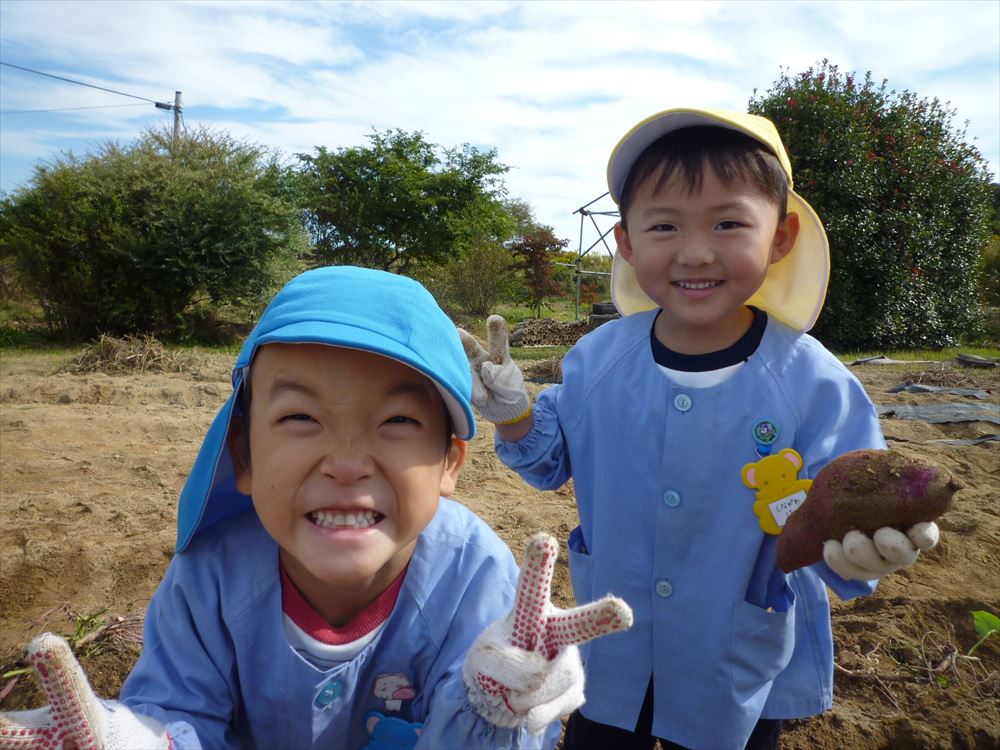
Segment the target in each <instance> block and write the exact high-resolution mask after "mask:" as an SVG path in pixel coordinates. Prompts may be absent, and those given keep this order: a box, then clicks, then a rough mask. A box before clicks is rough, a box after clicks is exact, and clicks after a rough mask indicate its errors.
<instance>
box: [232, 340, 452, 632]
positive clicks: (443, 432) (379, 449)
mask: <svg viewBox="0 0 1000 750" xmlns="http://www.w3.org/2000/svg"><path fill="white" fill-rule="evenodd" d="M251 378H252V383H251V386H252V388H251V393H252V398H251V403H250V412H249V461H245V460H241V458H240V457H239V455H237V457H236V464H237V471H236V475H237V487H238V488H239V490H240V491H241V492H243V493H245V494H248V495H250V496H251V497H252V498H253V504H254V508H255V509H256V511H257V515H258V516H259V517H260V519H261V522H262V523H263V525H264V527H265V529H267V531H268V533H269V534H270V535H271V536H272V537H273V538H274V540H275V541H276V542H277V543H278V545H279V546H280V547H281V560H282V563H283V564H284V566H285V569H286V571H287V572H288V574H289V576H290V577H291V579H292V580H293V581H294V582H295V584H296V586H298V588H299V589H300V590H301V591H302V593H303V594H304V595H305V596H306V599H307V600H309V602H310V603H311V604H312V605H313V607H315V608H316V609H317V610H318V611H319V612H320V613H321V614H323V615H324V616H326V617H327V619H328V620H329V621H331V622H332V623H333V624H335V625H337V624H343V622H346V621H347V620H349V619H350V617H352V616H353V615H355V614H357V613H358V612H360V611H361V610H362V609H364V607H365V606H367V604H368V603H370V602H371V601H372V600H373V599H374V598H375V597H376V596H378V594H380V593H381V592H382V591H383V590H384V589H385V588H386V587H387V586H388V585H389V584H390V583H391V582H392V581H393V580H394V579H395V578H396V576H397V575H398V574H399V573H400V572H402V570H403V569H404V568H405V567H406V564H407V563H408V562H409V559H410V555H411V553H412V551H413V548H414V546H415V544H416V539H417V537H418V536H419V535H420V533H421V532H422V531H423V530H424V528H425V527H426V526H427V524H428V523H430V521H431V519H432V518H433V516H434V514H435V512H436V510H437V506H438V497H439V496H440V495H449V494H451V493H452V492H453V491H454V489H455V481H456V479H457V477H458V472H459V469H460V467H461V465H462V462H463V461H464V458H465V443H464V442H463V441H460V440H457V439H454V438H450V436H449V425H450V423H449V421H448V417H447V411H446V409H445V406H444V402H443V401H442V399H441V396H440V395H439V394H438V391H437V390H436V388H435V387H434V385H433V383H432V382H431V381H430V379H428V378H427V377H426V376H424V375H422V374H421V373H419V372H417V371H416V370H414V369H412V368H410V367H408V366H406V365H404V364H402V363H400V362H397V361H395V360H392V359H388V358H386V357H382V356H379V355H376V354H371V353H369V352H364V351H359V350H356V349H345V348H341V347H333V346H324V345H319V344H268V345H266V346H263V347H262V348H261V349H260V351H258V353H257V355H256V357H255V359H254V363H253V367H252V370H251ZM234 426H235V428H236V432H237V433H238V432H239V430H240V429H241V427H240V426H239V425H238V424H237V423H236V422H234ZM241 445H243V446H244V447H243V448H241V447H240V446H241ZM231 446H233V452H234V454H240V453H241V452H242V451H245V450H246V447H245V446H246V441H245V440H241V439H240V437H239V436H238V435H237V436H236V437H234V438H233V440H232V441H231Z"/></svg>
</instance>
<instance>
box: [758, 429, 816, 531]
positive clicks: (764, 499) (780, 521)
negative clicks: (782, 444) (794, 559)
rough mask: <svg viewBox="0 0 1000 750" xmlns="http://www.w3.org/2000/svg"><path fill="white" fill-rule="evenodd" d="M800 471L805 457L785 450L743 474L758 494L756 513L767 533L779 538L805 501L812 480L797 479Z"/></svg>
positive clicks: (790, 450)
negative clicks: (786, 523)
mask: <svg viewBox="0 0 1000 750" xmlns="http://www.w3.org/2000/svg"><path fill="white" fill-rule="evenodd" d="M801 468H802V456H800V455H799V453H798V451H795V450H792V449H791V448H784V449H782V450H781V451H779V452H778V453H776V454H775V455H773V456H764V458H762V459H761V460H760V461H757V462H756V463H752V464H747V465H746V466H744V467H743V470H742V471H741V472H740V475H741V476H742V477H743V484H745V485H746V486H747V487H749V488H750V489H752V490H757V500H756V501H755V502H754V504H753V512H754V513H756V514H757V520H758V521H759V522H760V527H761V529H763V530H764V533H766V534H780V533H781V529H782V528H783V527H784V525H785V521H787V520H788V516H790V515H791V514H792V511H794V510H795V509H796V508H798V507H799V506H800V505H802V503H803V501H804V500H805V499H806V494H807V493H808V492H809V488H810V487H812V480H811V479H799V478H798V474H799V469H801Z"/></svg>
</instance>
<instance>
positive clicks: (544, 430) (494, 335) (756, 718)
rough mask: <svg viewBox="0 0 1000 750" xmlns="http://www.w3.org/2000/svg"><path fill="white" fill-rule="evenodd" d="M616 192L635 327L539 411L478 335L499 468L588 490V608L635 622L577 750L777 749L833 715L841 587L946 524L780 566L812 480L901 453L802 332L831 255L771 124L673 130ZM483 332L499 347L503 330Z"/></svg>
mask: <svg viewBox="0 0 1000 750" xmlns="http://www.w3.org/2000/svg"><path fill="white" fill-rule="evenodd" d="M608 185H609V190H610V194H611V197H612V198H613V199H614V200H615V201H616V202H617V203H618V205H619V207H620V210H621V221H620V223H619V224H618V225H617V226H616V227H615V239H616V241H617V243H618V252H617V253H616V255H615V258H614V264H613V268H612V296H613V299H614V301H615V304H616V305H617V307H618V309H619V311H620V312H621V313H622V315H623V317H622V319H621V320H617V321H613V322H611V323H608V324H606V325H603V326H601V327H600V328H598V329H597V330H595V331H594V332H592V333H590V334H589V335H587V336H585V337H584V338H583V339H581V340H580V342H579V343H578V344H577V345H576V346H575V347H574V348H573V349H572V350H571V351H570V352H569V353H568V354H567V355H566V357H565V359H564V361H563V383H562V384H561V385H557V386H554V387H552V388H549V389H547V390H545V391H543V392H542V393H541V394H540V395H539V397H538V399H537V402H536V403H535V405H534V406H533V407H531V406H530V405H529V400H528V397H527V394H526V393H525V390H524V387H523V379H522V377H521V373H520V371H519V370H518V369H517V366H516V365H514V364H513V363H512V362H511V361H510V359H509V357H507V358H504V357H502V356H496V351H494V355H493V356H490V355H488V354H487V353H486V352H485V351H484V350H483V349H482V348H481V347H480V346H479V345H478V344H477V343H476V342H474V341H473V340H471V338H470V337H469V336H468V335H464V336H463V341H464V343H465V346H466V354H467V356H469V359H470V363H471V365H472V370H473V381H474V382H473V404H474V406H476V408H477V409H478V410H479V411H480V413H482V414H483V416H484V417H486V418H487V419H490V420H491V421H493V422H495V423H497V452H498V454H499V456H500V458H501V459H502V460H503V461H504V462H505V463H506V464H507V465H508V466H510V467H511V468H513V469H515V470H516V471H517V472H518V473H520V474H521V476H522V477H523V478H524V479H525V480H526V481H528V482H529V483H530V484H532V485H533V486H535V487H538V488H542V489H554V488H557V487H559V486H560V485H562V484H563V483H564V482H566V481H567V480H568V479H570V478H571V477H572V479H573V481H574V488H575V492H576V497H577V505H578V510H579V514H580V526H579V527H578V528H577V529H575V530H574V531H573V532H572V533H571V534H570V537H569V549H570V572H571V575H572V580H573V588H574V592H575V594H576V598H577V600H578V601H581V602H585V601H590V600H592V599H594V598H595V597H596V596H600V595H602V594H604V593H607V592H609V591H611V592H614V593H615V594H616V595H618V596H621V597H622V598H623V599H625V600H626V601H627V602H628V603H629V604H630V606H631V607H632V609H633V612H634V615H635V622H634V626H633V627H632V629H631V630H630V631H629V632H627V633H619V634H616V635H613V636H610V637H608V638H603V639H600V640H599V641H595V642H593V643H591V644H589V646H587V647H585V648H584V649H583V650H584V660H585V665H586V666H585V668H586V673H587V703H586V704H585V705H584V706H583V708H582V709H581V710H580V711H577V712H576V713H574V714H573V716H571V718H570V720H569V722H568V724H567V729H566V736H565V744H564V747H565V748H567V750H579V749H580V748H599V747H602V748H607V747H615V748H651V747H653V744H654V742H655V741H656V739H657V738H658V739H660V741H661V745H662V746H663V747H667V748H677V747H683V748H711V749H712V750H723V749H726V748H731V749H738V748H744V747H748V748H751V747H752V748H776V747H777V745H778V737H779V734H780V729H781V720H782V719H790V718H798V717H805V716H810V715H812V714H816V713H819V712H821V711H824V710H826V709H828V708H830V706H831V704H832V693H833V643H832V635H831V629H830V614H829V612H830V611H829V602H828V600H827V594H826V587H827V586H829V587H830V588H832V589H833V590H834V591H835V592H836V593H837V595H838V596H839V597H841V598H842V599H846V598H850V597H854V596H858V595H863V594H867V593H870V592H871V591H872V590H873V589H874V586H875V580H874V579H876V578H878V577H879V576H880V575H884V574H886V573H888V572H890V571H892V570H895V569H897V568H899V567H902V566H904V565H907V564H910V563H912V562H914V561H915V560H916V557H917V555H918V553H919V551H920V550H921V549H928V548H930V547H932V546H933V545H934V544H935V543H936V541H937V535H938V530H937V527H936V526H934V525H933V524H925V525H921V526H920V527H919V528H914V529H911V530H909V532H908V533H907V534H903V533H902V532H898V531H895V530H892V529H883V530H880V531H879V532H878V533H877V534H876V535H875V537H874V539H873V538H871V537H867V536H865V535H863V534H860V532H851V533H850V534H849V535H848V537H845V539H844V540H830V541H829V542H827V543H826V547H825V550H824V552H825V559H824V561H823V562H820V563H817V564H815V565H813V566H810V567H808V568H803V569H800V570H798V571H795V572H793V573H791V574H785V573H783V572H782V571H781V570H779V569H778V567H777V566H776V561H775V542H776V539H777V534H778V533H780V531H781V526H782V525H783V523H784V519H785V518H786V517H787V515H788V513H789V512H791V511H792V510H794V508H795V507H797V503H800V502H801V500H802V499H803V498H804V496H805V493H804V492H803V491H802V489H803V488H807V487H808V484H809V482H808V479H807V478H808V477H812V476H815V474H816V472H817V471H819V469H820V468H822V467H823V466H824V465H825V464H826V463H827V462H828V461H830V460H831V459H832V458H834V457H836V456H838V455H840V454H842V453H845V452H847V451H850V450H855V449H861V448H884V447H885V441H884V438H883V436H882V433H881V430H880V428H879V423H878V417H877V415H876V413H875V409H874V408H873V406H872V404H871V402H870V401H869V399H868V397H867V396H866V394H865V392H864V390H863V388H862V386H861V384H860V383H859V382H858V381H857V380H856V379H855V378H854V377H853V375H851V373H850V372H849V371H848V370H847V369H846V368H845V367H844V366H843V365H841V363H840V362H839V361H838V360H837V359H836V358H835V357H834V356H833V355H832V354H830V353H829V352H828V351H827V350H826V349H824V348H823V346H822V345H821V344H820V343H819V342H818V341H816V340H815V339H814V338H812V337H811V336H808V335H807V334H806V333H805V332H806V331H808V330H809V329H810V328H811V327H812V325H813V324H814V323H815V321H816V318H817V317H818V316H819V313H820V310H821V308H822V306H823V301H824V298H825V295H826V286H827V280H828V278H829V254H828V246H827V240H826V235H825V232H824V230H823V226H822V224H821V222H820V220H819V218H818V217H817V216H816V214H815V212H814V211H813V210H812V208H811V207H810V206H809V205H808V204H807V203H806V202H805V201H804V200H803V199H802V198H801V197H800V196H798V195H797V194H796V193H795V192H794V191H793V190H792V171H791V166H790V163H789V160H788V156H787V154H786V153H785V149H784V147H783V145H782V143H781V139H780V137H779V136H778V133H777V131H776V130H775V128H774V126H773V124H772V123H771V122H770V121H768V120H766V119H764V118H761V117H756V116H753V115H748V114H744V113H739V112H727V111H718V110H702V109H672V110H667V111H665V112H660V113H658V114H656V115H653V116H652V117H649V118H647V119H646V120H643V121H642V122H640V123H639V124H638V125H636V126H635V127H634V128H632V129H631V130H630V131H629V132H628V133H627V134H626V135H625V137H624V138H622V140H621V141H620V142H619V143H618V145H617V146H616V147H615V149H614V151H613V152H612V154H611V159H610V162H609V164H608ZM489 327H490V334H491V339H492V341H491V342H490V348H491V349H492V350H497V351H502V350H503V348H504V347H503V345H502V340H503V339H504V337H505V336H506V331H505V327H504V325H503V321H502V319H499V318H494V319H492V320H491V321H490V326H489ZM782 467H783V468H782ZM776 481H777V484H775V482H776ZM762 497H763V498H764V499H765V500H773V501H774V502H773V503H771V502H757V501H758V500H760V499H761V498H762ZM883 532H885V533H883Z"/></svg>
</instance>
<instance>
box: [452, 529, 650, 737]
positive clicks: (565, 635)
mask: <svg viewBox="0 0 1000 750" xmlns="http://www.w3.org/2000/svg"><path fill="white" fill-rule="evenodd" d="M558 549H559V546H558V544H557V543H556V540H555V539H553V538H552V537H551V536H549V535H548V534H536V535H535V536H534V537H532V538H531V539H530V540H529V541H528V544H527V546H526V548H525V551H524V563H523V565H522V567H521V576H520V578H519V580H518V583H517V598H516V599H515V601H514V609H513V610H511V612H510V614H508V615H507V616H506V617H504V618H501V619H500V620H497V621H496V622H494V623H492V624H491V625H489V626H488V627H487V628H486V629H485V630H484V631H483V632H482V633H481V634H480V635H479V637H478V638H477V639H476V641H475V643H473V644H472V648H471V649H469V653H468V655H467V656H466V658H465V665H464V666H463V669H462V674H463V677H464V678H465V686H466V689H467V691H468V696H469V702H470V703H471V704H472V705H473V707H475V709H476V711H477V712H478V713H479V715H480V716H482V717H483V718H484V719H486V720H487V721H488V722H490V723H491V724H493V725H495V726H499V727H518V726H522V725H526V726H527V727H528V731H530V732H531V733H532V734H539V733H541V732H542V731H543V730H544V729H545V728H546V727H547V726H548V725H549V724H551V723H552V722H553V721H556V720H557V719H560V718H562V717H564V716H568V715H569V714H571V713H572V712H573V711H575V710H576V709H577V708H579V707H580V706H581V705H583V701H584V698H583V682H584V677H583V664H582V662H581V661H580V650H579V649H578V648H577V645H578V644H580V643H586V642H587V641H589V640H591V639H593V638H597V637H598V636H602V635H607V634H609V633H615V632H618V631H620V630H627V629H628V628H630V627H632V610H631V609H629V606H628V605H627V604H626V603H625V602H624V601H622V600H621V599H618V598H616V597H613V596H607V597H605V598H603V599H601V600H600V601H597V602H593V603H591V604H587V605H584V606H582V607H574V608H573V609H565V610H563V609H557V608H556V607H554V606H553V605H552V602H551V600H550V597H551V588H552V571H553V570H554V568H555V562H556V555H557V554H558Z"/></svg>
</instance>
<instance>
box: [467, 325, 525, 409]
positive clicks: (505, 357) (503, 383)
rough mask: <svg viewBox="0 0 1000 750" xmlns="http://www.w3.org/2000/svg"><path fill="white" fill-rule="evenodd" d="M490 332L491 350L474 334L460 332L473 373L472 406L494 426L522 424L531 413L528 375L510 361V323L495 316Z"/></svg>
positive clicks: (488, 333)
mask: <svg viewBox="0 0 1000 750" xmlns="http://www.w3.org/2000/svg"><path fill="white" fill-rule="evenodd" d="M486 331H487V345H488V346H489V351H486V349H484V348H483V347H482V344H480V343H479V342H478V341H477V340H476V338H475V337H474V336H473V335H472V334H471V333H469V332H468V331H464V330H462V329H461V328H459V329H458V334H459V336H460V337H461V338H462V346H464V347H465V356H466V357H468V359H469V368H470V369H471V370H472V405H473V406H474V407H476V411H478V412H479V413H480V415H482V417H483V419H488V420H489V421H490V422H492V423H493V424H513V423H514V422H520V421H521V420H522V419H524V418H525V417H527V416H528V414H529V413H530V412H531V410H530V408H529V402H528V392H527V391H526V390H525V389H524V375H523V374H522V373H521V368H519V367H518V366H517V365H516V364H514V362H513V361H512V360H511V358H510V345H509V343H508V340H507V321H506V320H504V319H503V318H501V317H500V316H499V315H491V316H490V317H489V318H487V319H486Z"/></svg>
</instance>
